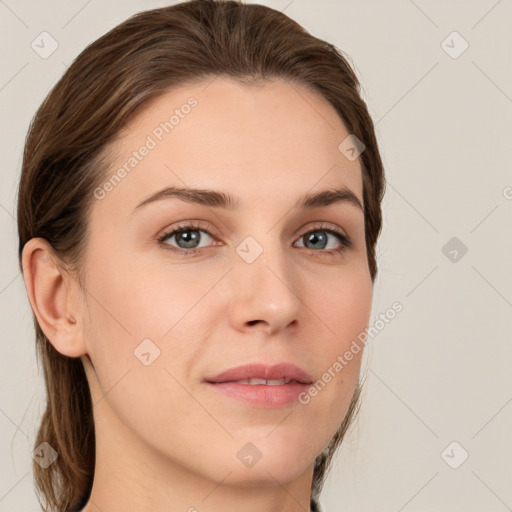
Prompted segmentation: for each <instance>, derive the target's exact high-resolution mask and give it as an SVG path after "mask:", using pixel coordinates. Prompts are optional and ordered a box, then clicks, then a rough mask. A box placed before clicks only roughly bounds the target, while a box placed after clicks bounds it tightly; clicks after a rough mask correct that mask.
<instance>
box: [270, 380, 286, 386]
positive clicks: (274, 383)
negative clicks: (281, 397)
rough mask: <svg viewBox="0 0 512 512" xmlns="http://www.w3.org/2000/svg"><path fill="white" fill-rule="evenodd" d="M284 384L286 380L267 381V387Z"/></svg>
mask: <svg viewBox="0 0 512 512" xmlns="http://www.w3.org/2000/svg"><path fill="white" fill-rule="evenodd" d="M283 384H284V379H271V380H267V386H282V385H283Z"/></svg>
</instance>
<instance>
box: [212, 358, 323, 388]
mask: <svg viewBox="0 0 512 512" xmlns="http://www.w3.org/2000/svg"><path fill="white" fill-rule="evenodd" d="M253 378H254V379H265V380H273V379H283V378H284V379H290V380H295V381H297V382H300V383H302V384H311V383H312V382H313V379H312V377H311V376H310V375H309V374H308V373H307V372H306V371H305V370H303V369H302V368H300V367H299V366H297V365H295V364H293V363H286V362H285V363H278V364H274V365H267V364H263V363H253V364H246V365H242V366H237V367H235V368H230V369H229V370H226V371H224V372H222V373H219V374H218V375H215V377H208V378H207V379H205V380H206V382H215V383H218V382H230V381H237V380H243V379H253Z"/></svg>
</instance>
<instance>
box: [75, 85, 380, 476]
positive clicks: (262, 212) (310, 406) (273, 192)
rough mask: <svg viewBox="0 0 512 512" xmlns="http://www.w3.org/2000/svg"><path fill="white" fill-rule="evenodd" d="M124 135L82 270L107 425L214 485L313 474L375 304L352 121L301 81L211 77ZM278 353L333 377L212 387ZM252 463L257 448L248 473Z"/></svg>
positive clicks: (169, 98)
mask: <svg viewBox="0 0 512 512" xmlns="http://www.w3.org/2000/svg"><path fill="white" fill-rule="evenodd" d="M208 84H209V85H208ZM191 98H192V99H191ZM172 115H174V117H173V118H171V116H172ZM165 123H167V124H165ZM121 135H122V136H121V137H120V139H119V140H118V141H117V142H116V143H115V145H114V146H113V152H112V165H111V167H110V169H109V172H108V173H107V175H106V176H105V177H104V181H103V182H102V183H101V185H100V187H99V188H98V189H96V192H95V198H94V199H93V206H92V209H91V212H90V224H89V226H90V238H89V240H88V248H87V253H86V254H85V255H84V266H83V268H82V274H83V276H84V286H85V290H86V292H87V293H85V294H84V310H83V311H82V317H83V319H84V322H87V323H86V324H85V328H84V339H85V342H86V344H87V353H88V355H89V357H90V360H91V361H92V363H93V365H94V369H92V367H91V366H90V365H89V364H87V360H86V358H85V357H83V358H82V360H83V361H84V364H86V370H87V377H88V380H89V382H90V384H91V389H92V392H93V395H94V394H96V397H93V402H94V403H96V402H98V401H99V400H100V399H101V401H100V402H99V403H98V404H97V405H96V406H95V420H96V421H97V422H101V425H100V426H101V427H102V428H113V425H122V426H123V427H122V428H123V432H130V435H131V436H133V438H134V439H137V440H138V441H139V442H141V443H142V444H143V445H144V446H146V447H148V448H150V450H151V452H152V453H154V454H155V455H156V456H158V457H159V458H160V460H165V461H166V463H168V464H169V465H173V466H175V467H183V468H185V469H187V470H189V471H192V472H194V473H196V474H200V475H202V476H204V477H205V478H208V479H212V480H214V481H217V482H218V481H219V479H220V477H223V476H225V475H226V474H227V473H228V472H231V475H230V481H231V482H232V483H234V482H248V481H251V482H253V483H255V482H273V479H272V477H273V478H275V479H277V480H279V481H281V482H284V481H290V480H292V479H294V478H297V477H298V475H300V474H302V473H304V472H305V471H306V470H308V469H311V470H312V464H313V463H314V459H315V457H316V456H317V455H318V454H319V452H320V451H321V450H322V449H323V448H324V447H325V446H326V445H327V443H328V442H329V440H330V438H331V437H332V436H333V434H334V433H335V431H336V429H337V428H338V426H339V425H340V423H341V422H342V420H343V418H344V416H345V414H346V412H347V408H348V405H349V403H350V399H351V397H352V394H353V391H354V389H355V386H356V384H357V380H358V375H359V370H360V360H361V355H362V351H360V352H359V353H357V354H354V355H353V358H352V359H351V360H350V362H347V364H346V365H344V367H343V369H342V370H341V371H335V372H334V376H333V372H332V368H333V365H335V363H336V361H339V359H338V357H339V356H343V354H344V353H345V352H346V351H347V350H348V349H349V348H350V346H351V343H352V342H353V340H355V339H356V337H357V335H358V334H359V333H360V332H361V331H363V330H364V329H365V327H366V326H367V325H368V321H369V316H370V312H371V299H372V282H371V278H370V273H369V269H368V262H367V255H366V246H365V236H364V235H365V226H364V214H363V210H362V209H361V208H360V207H359V206H358V205H357V204H356V203H357V200H358V201H359V202H360V203H361V204H363V193H362V192H363V189H362V176H361V167H360V159H359V158H358V159H355V160H353V159H352V160H351V159H348V158H346V157H345V155H344V154H343V153H342V152H340V150H339V149H338V146H339V144H340V143H341V142H342V141H343V140H344V139H346V137H348V136H349V133H348V132H347V130H346V128H345V126H344V124H343V122H342V121H341V119H340V118H339V116H338V115H337V114H336V112H335V111H334V109H333V108H332V107H331V106H330V105H329V104H328V103H327V102H326V101H325V100H324V99H323V98H322V97H320V96H318V95H316V94H314V93H312V92H310V91H309V90H307V89H305V88H303V87H300V86H297V85H294V86H293V88H292V87H291V86H290V85H289V84H287V83H286V82H284V81H280V80H278V81H267V82H265V83H264V84H262V85H258V86H246V85H241V84H239V83H237V82H234V81H231V80H229V79H225V78H221V77H217V78H216V79H215V80H213V82H211V83H210V80H208V81H205V82H204V83H200V84H196V85H194V86H191V85H189V86H187V87H181V88H176V89H173V90H172V91H171V92H168V93H166V94H165V95H164V96H162V97H160V98H158V99H157V100H155V101H153V102H152V103H151V104H150V105H149V106H148V107H147V108H146V109H145V110H144V111H143V112H142V113H140V114H139V115H138V116H137V117H136V118H135V120H134V121H133V122H132V123H131V124H130V125H129V126H128V127H127V129H126V130H125V132H123V134H121ZM144 147H145V148H146V149H145V150H144V149H143V148H144ZM134 152H135V153H134ZM123 166H124V172H123V171H120V169H123ZM114 175H115V176H114ZM171 188H183V189H187V190H188V191H189V194H188V196H183V195H182V196H176V195H172V194H171V192H170V189H171ZM164 189H168V190H167V192H165V193H161V194H158V193H159V192H161V191H162V190H164ZM192 189H201V190H203V191H204V190H208V191H215V192H216V193H217V194H222V195H223V196H220V197H224V198H226V197H227V196H228V195H229V196H232V198H233V201H232V203H228V205H226V204H222V203H223V202H222V201H221V200H219V197H217V196H215V197H214V196H211V195H208V194H202V195H201V196H199V197H200V198H202V201H200V200H199V199H198V198H197V197H195V196H194V195H193V194H191V193H190V190H192ZM342 189H343V190H345V191H346V192H347V191H348V192H347V194H345V196H342V195H338V200H337V201H323V202H322V201H320V202H317V203H316V204H313V205H309V207H305V206H303V205H301V204H300V203H301V202H302V201H303V199H304V197H305V196H306V195H314V194H317V193H319V192H323V191H331V192H332V191H333V190H342ZM350 193H352V194H353V196H354V197H353V199H352V200H349V199H346V197H347V196H348V195H350ZM155 194H157V195H156V196H155ZM340 197H341V199H339V198H340ZM343 197H345V199H343ZM324 198H325V196H324ZM173 230H178V231H177V232H176V233H171V232H172V231H173ZM180 230H181V231H180ZM336 232H339V234H337V233H336ZM348 241H349V242H348ZM283 362H285V363H290V364H293V365H296V366H298V367H299V368H301V369H302V370H303V372H304V373H306V374H307V375H309V377H310V380H311V381H312V382H317V381H319V380H320V381H322V382H324V383H325V385H322V386H321V387H318V388H317V392H316V393H314V396H312V395H311V394H307V397H306V394H305V393H302V395H301V397H302V398H301V399H300V397H298V391H301V390H302V391H304V390H306V391H307V390H308V389H309V387H308V386H305V385H302V386H301V385H299V384H297V383H294V382H291V383H290V384H281V385H280V389H279V390H278V389H276V387H277V386H271V385H270V383H268V384H267V385H261V384H260V385H257V386H255V385H251V384H250V383H249V384H247V383H246V384H240V383H239V384H231V385H219V384H211V383H208V382H207V381H209V380H210V381H211V379H212V378H213V377H215V376H216V375H218V374H220V373H222V372H224V371H226V370H229V369H231V368H234V367H239V366H241V365H247V364H253V363H261V364H263V365H275V364H277V363H283ZM329 368H331V378H330V379H328V378H327V377H325V373H326V372H328V370H329ZM269 376H270V377H272V376H274V377H276V376H275V375H270V374H269ZM247 377H250V375H247ZM276 378H277V377H276ZM326 381H327V382H326ZM253 383H254V381H253ZM274 384H277V382H276V383H274ZM318 389H320V391H318ZM97 428H98V425H97ZM247 443H252V444H247ZM198 454H201V456H200V457H199V456H198ZM248 456H249V457H250V456H253V457H256V458H258V457H261V458H260V459H259V460H258V461H257V462H256V463H255V464H254V465H253V466H252V467H250V468H249V466H248V464H250V463H246V461H247V460H249V459H248ZM269 474H270V475H272V477H271V476H270V475H269Z"/></svg>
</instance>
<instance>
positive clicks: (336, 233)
mask: <svg viewBox="0 0 512 512" xmlns="http://www.w3.org/2000/svg"><path fill="white" fill-rule="evenodd" d="M326 234H327V235H326ZM328 235H330V236H331V237H333V238H335V239H337V241H338V244H340V245H339V246H338V247H336V246H335V247H334V248H333V247H331V248H329V249H327V250H326V249H325V247H326V246H327V245H328ZM299 240H300V241H302V240H303V241H305V242H306V243H308V244H309V243H312V244H316V247H318V248H320V249H323V251H317V250H314V251H313V252H321V253H327V254H330V255H335V254H339V253H342V252H344V251H346V250H347V249H349V248H350V247H352V245H353V242H352V240H351V239H350V238H349V237H348V236H347V235H345V233H343V232H342V231H341V230H338V229H337V228H332V227H327V226H318V227H316V228H314V229H313V230H312V231H308V232H307V233H305V234H304V235H302V236H301V237H300V238H299ZM334 244H335V245H336V242H334ZM313 246H315V245H313Z"/></svg>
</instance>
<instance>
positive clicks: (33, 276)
mask: <svg viewBox="0 0 512 512" xmlns="http://www.w3.org/2000/svg"><path fill="white" fill-rule="evenodd" d="M58 263H59V259H58V256H57V255H56V254H55V252H54V250H53V248H52V247H51V245H50V244H49V243H48V241H46V240H45V239H43V238H32V239H30V240H29V241H28V242H27V243H26V244H25V246H24V248H23V253H22V268H23V279H24V281H25V288H26V290H27V295H28V298H29V301H30V305H31V307H32V310H33V311H34V314H35V315H36V318H37V321H38V323H39V325H40V327H41V329H42V330H43V332H44V334H45V335H46V337H47V338H48V340H49V341H50V342H51V344H52V345H53V346H54V347H55V349H56V350H57V351H58V352H60V353H61V354H63V355H66V356H69V357H80V356H81V355H84V354H85V353H87V350H86V346H85V344H84V342H83V336H82V329H81V326H80V322H79V321H77V319H76V318H75V316H74V315H73V314H72V313H75V314H76V311H77V308H78V304H73V294H72V290H73V287H74V286H75V283H73V279H72V278H71V276H70V275H69V274H68V273H66V272H65V271H64V270H63V269H62V267H61V266H59V264H58ZM73 308H74V309H73Z"/></svg>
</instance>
